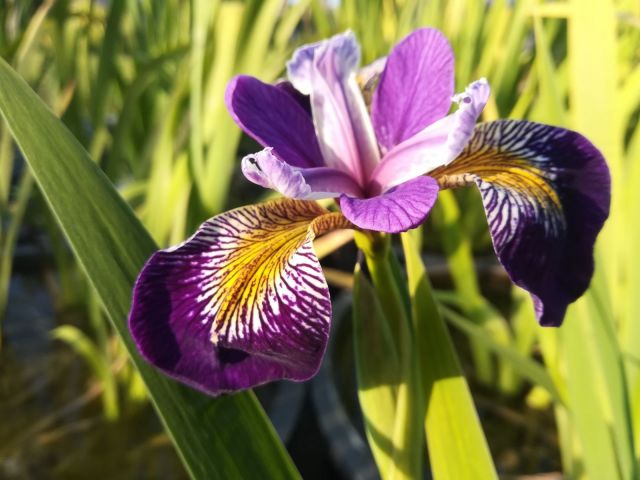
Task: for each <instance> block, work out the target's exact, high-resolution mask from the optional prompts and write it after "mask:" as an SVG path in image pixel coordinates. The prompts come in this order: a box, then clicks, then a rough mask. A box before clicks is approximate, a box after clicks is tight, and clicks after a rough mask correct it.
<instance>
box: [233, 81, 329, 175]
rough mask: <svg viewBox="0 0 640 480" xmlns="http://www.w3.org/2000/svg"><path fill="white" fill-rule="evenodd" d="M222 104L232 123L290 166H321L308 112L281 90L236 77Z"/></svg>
mask: <svg viewBox="0 0 640 480" xmlns="http://www.w3.org/2000/svg"><path fill="white" fill-rule="evenodd" d="M225 101H226V104H227V108H228V110H229V113H230V114H231V116H232V117H233V119H234V121H235V122H236V123H237V124H238V125H239V126H240V127H241V128H242V129H243V130H244V131H245V132H246V133H247V134H249V135H250V136H252V137H253V138H254V139H256V141H258V142H259V143H260V144H261V145H262V146H263V147H271V148H273V152H274V154H275V155H276V156H278V157H279V158H281V159H282V160H284V161H285V162H287V163H288V164H289V165H293V166H295V167H303V168H304V167H320V166H323V161H322V154H321V153H320V147H319V145H318V139H317V138H316V133H315V128H314V126H313V122H312V120H311V117H310V116H309V113H308V112H307V111H305V109H304V107H303V106H302V105H301V103H300V101H299V100H297V99H295V98H294V97H293V96H292V95H291V94H290V93H289V92H287V91H285V90H284V89H283V88H278V87H276V86H273V85H268V84H266V83H263V82H261V81H260V80H258V79H256V78H253V77H248V76H245V75H239V76H237V77H235V78H233V79H232V80H231V82H229V85H228V86H227V91H226V94H225Z"/></svg>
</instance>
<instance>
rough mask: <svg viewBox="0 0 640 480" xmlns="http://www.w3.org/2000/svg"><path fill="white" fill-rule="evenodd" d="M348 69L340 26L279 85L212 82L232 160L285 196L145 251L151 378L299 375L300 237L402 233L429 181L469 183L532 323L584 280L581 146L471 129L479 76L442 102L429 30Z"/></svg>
mask: <svg viewBox="0 0 640 480" xmlns="http://www.w3.org/2000/svg"><path fill="white" fill-rule="evenodd" d="M359 64H360V49H359V46H358V44H357V42H356V40H355V38H354V36H353V34H352V33H350V32H348V33H345V34H341V35H337V36H335V37H333V38H331V39H329V40H326V41H322V42H319V43H316V44H313V45H307V46H303V47H301V48H300V49H298V50H297V51H296V52H295V53H294V55H293V58H292V59H291V61H290V62H289V63H288V64H287V75H288V81H284V82H281V83H278V84H276V85H269V84H265V83H263V82H261V81H259V80H257V79H255V78H252V77H247V76H238V77H236V78H234V79H233V80H232V81H231V82H230V84H229V86H228V88H227V92H226V101H227V106H228V108H229V111H230V113H231V115H232V116H233V118H234V120H235V121H236V122H237V123H238V125H240V126H241V127H242V129H243V130H244V131H245V132H246V133H248V134H249V135H251V136H252V137H253V138H255V139H256V140H257V141H258V142H259V143H260V144H262V146H263V147H264V149H263V150H262V151H260V152H258V153H255V154H252V155H249V156H247V157H245V158H244V159H243V160H242V171H243V173H244V174H245V176H246V177H247V178H248V179H249V180H251V181H252V182H254V183H257V184H259V185H261V186H263V187H266V188H272V189H274V190H277V191H279V192H280V193H281V194H282V195H284V196H285V197H288V199H283V200H276V201H272V202H268V203H264V204H259V205H254V206H247V207H241V208H238V209H235V210H232V211H229V212H226V213H223V214H220V215H218V216H216V217H214V218H212V219H210V220H209V221H207V222H205V223H204V224H203V225H202V226H201V227H200V229H199V230H198V231H197V232H196V233H195V234H194V235H193V236H192V237H191V238H190V239H188V240H187V241H185V242H184V243H182V244H181V245H178V246H176V247H172V248H169V249H166V250H161V251H159V252H156V253H155V254H154V255H153V256H152V257H151V259H149V261H148V262H147V264H146V265H145V267H144V269H143V270H142V272H141V273H140V276H139V278H138V281H137V282H136V286H135V290H134V297H133V304H132V309H131V313H130V318H129V325H130V328H131V332H132V334H133V337H134V339H135V340H136V342H137V345H138V348H139V350H140V352H141V354H142V355H143V356H144V357H145V358H146V359H147V360H148V361H149V362H151V363H152V364H154V365H155V366H157V367H158V368H160V369H161V370H163V371H164V372H166V373H167V374H168V375H171V376H173V377H174V378H177V379H179V380H180V381H183V382H185V383H187V384H189V385H192V386H194V387H196V388H198V389H200V390H203V391H205V392H208V393H210V394H214V395H215V394H219V393H221V392H228V391H235V390H239V389H243V388H249V387H252V386H255V385H258V384H261V383H264V382H267V381H271V380H274V379H281V378H286V379H291V380H297V381H300V380H305V379H307V378H309V377H311V376H313V375H314V374H315V372H316V371H317V369H318V367H319V365H320V362H321V359H322V356H323V354H324V350H325V347H326V343H327V338H328V334H329V326H330V320H331V302H330V299H329V291H328V287H327V284H326V281H325V279H324V277H323V275H322V269H321V267H320V264H319V262H318V259H317V257H316V256H315V253H314V251H313V243H312V242H313V239H314V238H315V237H316V236H317V235H321V234H323V233H325V232H328V231H331V230H334V229H339V228H353V229H359V230H373V231H377V232H386V233H398V232H402V231H405V230H408V229H411V228H414V227H416V226H418V225H420V224H421V223H422V222H423V221H424V219H425V218H426V216H427V215H428V213H429V211H430V209H431V208H432V206H433V204H434V202H435V201H436V198H437V193H438V191H439V190H440V189H443V188H455V187H461V186H466V185H471V184H475V185H476V186H477V188H479V190H480V193H481V196H482V200H483V204H484V208H485V212H486V215H487V219H488V222H489V231H490V233H491V236H492V239H493V245H494V248H495V251H496V254H497V256H498V258H499V260H500V261H501V263H502V264H503V265H504V267H505V269H506V271H507V273H508V274H509V276H510V277H511V279H512V280H513V282H514V283H516V284H517V285H519V286H521V287H522V288H524V289H526V290H528V291H529V292H530V293H531V295H532V297H533V300H534V305H535V310H536V315H537V318H538V320H539V321H540V323H541V324H542V325H551V326H557V325H560V323H561V322H562V319H563V317H564V314H565V311H566V308H567V305H568V304H569V303H571V302H573V301H574V300H576V299H577V298H578V297H579V296H580V295H582V294H583V293H584V291H585V290H586V289H587V287H588V285H589V282H590V279H591V276H592V274H593V268H594V265H593V245H594V242H595V239H596V236H597V234H598V232H599V231H600V229H601V228H602V225H603V224H604V221H605V220H606V218H607V216H608V213H609V201H610V179H609V171H608V168H607V165H606V163H605V161H604V158H603V157H602V155H601V154H600V152H599V151H598V150H597V149H596V148H595V147H594V146H593V145H592V144H591V143H590V142H589V141H588V140H587V139H585V138H584V137H582V136H581V135H579V134H578V133H576V132H572V131H570V130H565V129H562V128H556V127H551V126H547V125H541V124H536V123H533V122H527V121H507V120H501V121H496V122H489V123H484V124H480V125H477V126H476V121H477V119H478V117H479V115H480V114H481V112H482V109H483V108H484V105H485V103H486V102H487V100H488V98H489V95H490V89H489V85H488V83H487V82H486V80H484V79H481V80H478V81H476V82H474V83H472V84H471V85H469V86H468V87H467V88H466V89H465V91H464V92H462V93H459V94H457V95H454V91H453V85H454V78H453V72H454V59H453V53H452V51H451V47H450V46H449V44H448V42H447V40H446V39H445V37H444V36H443V35H442V34H441V33H440V32H438V31H437V30H433V29H429V28H424V29H420V30H417V31H415V32H413V33H412V34H410V35H409V36H408V37H406V38H405V39H404V40H402V41H401V42H400V43H399V44H398V45H396V46H395V48H394V49H393V50H392V51H391V53H390V54H389V56H388V57H387V58H386V59H381V60H378V61H377V62H375V63H374V64H372V65H370V66H368V67H366V68H365V69H363V70H360V69H359V67H360V65H359ZM452 105H453V107H454V108H453V113H449V111H450V110H451V109H452ZM321 198H336V199H338V202H339V206H340V212H329V211H327V210H325V209H323V208H321V207H320V206H318V204H317V203H316V202H314V200H317V199H321Z"/></svg>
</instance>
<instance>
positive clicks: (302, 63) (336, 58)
mask: <svg viewBox="0 0 640 480" xmlns="http://www.w3.org/2000/svg"><path fill="white" fill-rule="evenodd" d="M359 64H360V47H359V45H358V43H357V41H356V39H355V37H354V35H353V33H352V32H347V33H344V34H341V35H336V36H334V37H332V38H331V39H329V40H327V41H324V42H320V43H317V44H313V45H307V46H304V47H302V48H300V49H298V50H296V52H295V53H294V55H293V58H292V59H291V61H290V62H289V63H288V64H287V72H288V76H289V80H290V81H291V83H292V84H293V86H294V87H295V88H296V89H297V90H298V91H300V92H301V93H303V94H305V95H310V96H311V111H312V114H313V122H314V124H315V128H316V133H317V135H318V139H319V142H320V149H321V151H322V156H323V158H324V161H325V163H326V165H327V166H329V167H332V168H336V169H338V170H342V171H344V172H347V173H349V174H350V175H351V176H352V177H353V178H354V179H355V180H356V181H357V182H358V183H359V184H360V185H364V181H365V179H366V178H368V175H369V174H370V172H371V171H372V170H373V169H374V168H375V166H376V165H377V163H378V161H379V153H378V146H377V144H376V139H375V134H374V132H373V126H372V124H371V119H370V118H369V113H368V112H367V108H366V105H365V103H364V99H363V97H362V94H361V92H360V89H359V87H358V82H357V80H356V72H357V68H358V65H359Z"/></svg>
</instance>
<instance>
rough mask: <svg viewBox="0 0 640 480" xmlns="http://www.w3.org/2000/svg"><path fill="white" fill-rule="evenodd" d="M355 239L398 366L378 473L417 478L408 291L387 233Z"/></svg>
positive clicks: (418, 391)
mask: <svg viewBox="0 0 640 480" xmlns="http://www.w3.org/2000/svg"><path fill="white" fill-rule="evenodd" d="M355 240H356V244H357V245H358V247H359V248H360V250H361V251H362V252H363V253H364V256H365V259H366V263H367V267H368V269H369V274H370V275H371V280H372V282H373V285H374V288H375V292H376V296H377V297H378V300H379V301H380V305H381V307H382V310H383V312H384V315H385V317H386V319H387V322H388V323H389V330H390V332H391V335H392V337H393V340H394V343H395V350H396V351H397V352H398V355H399V366H400V370H401V371H400V372H399V375H398V376H397V378H398V381H397V384H396V403H395V420H394V424H393V428H392V431H391V432H382V433H384V434H386V435H389V436H390V440H391V446H392V450H393V451H392V454H391V457H392V461H391V462H388V463H386V468H384V470H385V471H381V472H380V474H381V476H382V478H384V479H385V480H387V479H405V478H406V479H413V478H421V476H422V468H423V456H424V447H423V444H424V440H423V432H422V428H421V425H422V423H423V421H424V409H423V406H424V401H423V397H422V387H421V385H420V379H419V376H418V370H417V365H418V362H417V349H416V345H415V339H414V335H413V331H412V326H411V315H410V308H409V304H408V302H407V300H406V299H408V293H407V291H406V286H405V284H404V282H403V281H402V279H401V278H400V276H399V275H397V272H396V270H397V269H395V268H394V267H395V265H396V264H397V259H396V258H395V257H394V256H393V252H392V251H391V249H390V243H391V242H390V237H389V236H388V235H382V234H378V233H371V232H366V233H364V232H356V235H355ZM394 262H395V263H394ZM365 414H366V412H365ZM379 466H382V465H379Z"/></svg>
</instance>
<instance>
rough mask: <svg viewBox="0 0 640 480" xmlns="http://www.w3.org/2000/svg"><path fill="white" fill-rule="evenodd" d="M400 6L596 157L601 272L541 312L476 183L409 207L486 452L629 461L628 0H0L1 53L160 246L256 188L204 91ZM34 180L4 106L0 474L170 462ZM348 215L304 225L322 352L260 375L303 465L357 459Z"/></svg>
mask: <svg viewBox="0 0 640 480" xmlns="http://www.w3.org/2000/svg"><path fill="white" fill-rule="evenodd" d="M419 26H431V27H435V28H439V29H441V30H442V31H443V32H444V33H445V35H446V36H447V37H448V38H449V39H450V41H451V43H452V46H453V49H454V51H455V54H456V86H457V90H458V91H460V90H463V89H464V87H465V86H466V85H467V84H468V83H470V82H471V81H473V80H475V79H477V78H479V77H486V78H487V79H488V80H489V82H490V84H491V87H492V97H491V99H490V101H489V104H488V105H487V108H486V109H485V112H484V114H483V120H494V119H497V118H517V119H522V118H526V119H530V120H534V121H539V122H544V123H549V124H553V125H560V126H565V127H568V128H572V129H575V130H577V131H579V132H581V133H582V134H584V135H586V136H587V137H588V138H589V139H591V140H592V141H593V142H594V143H595V144H596V146H598V147H599V148H600V149H601V150H602V151H603V153H604V154H605V157H606V158H607V160H608V162H609V166H610V168H611V171H612V179H613V196H612V214H611V217H610V219H609V221H608V223H607V224H606V226H605V230H604V232H603V234H602V235H601V237H600V239H599V243H598V246H597V250H596V264H597V270H596V275H595V277H594V280H593V282H592V287H591V289H590V290H589V292H588V293H587V295H585V297H584V298H583V299H581V300H580V301H578V302H577V303H576V304H575V305H574V306H572V307H571V308H570V310H569V312H568V316H567V319H566V323H565V325H564V326H563V327H562V328H561V329H553V330H552V329H541V328H539V327H538V326H537V325H536V322H535V319H534V317H533V311H532V308H531V304H530V300H529V299H528V296H527V295H525V294H523V292H521V291H520V290H519V289H517V288H515V287H512V286H511V284H510V282H509V281H508V278H507V277H506V274H505V273H504V271H503V270H502V268H501V267H500V266H499V264H498V263H497V261H496V260H495V257H494V255H493V251H492V248H491V242H490V238H489V236H488V232H487V228H486V220H485V217H484V213H483V210H482V206H481V204H480V202H479V201H478V200H479V199H478V195H477V193H476V191H475V190H473V189H469V190H463V191H456V192H455V194H453V193H452V192H448V191H447V192H443V193H441V198H440V201H439V202H438V203H437V204H436V205H437V207H436V209H435V210H434V211H433V213H432V214H431V216H430V219H429V221H428V222H427V224H426V225H425V227H424V232H423V233H424V245H423V253H424V258H425V260H426V263H427V265H428V266H429V267H430V269H429V271H430V274H431V276H432V281H433V283H434V286H435V287H436V289H437V294H438V300H439V302H440V306H441V309H442V312H443V314H444V316H445V318H446V320H447V321H448V322H449V326H450V328H451V333H452V335H453V336H454V341H455V344H456V347H457V349H458V352H459V354H460V357H461V359H462V363H463V366H464V368H465V372H466V374H467V378H468V380H469V382H470V384H471V387H472V392H473V396H474V401H475V403H476V407H477V409H478V412H479V415H480V419H481V422H482V425H483V427H484V430H485V433H486V436H487V440H488V443H489V447H490V449H491V452H492V456H493V459H494V462H495V464H496V467H497V469H498V471H499V473H500V475H501V476H503V477H504V478H518V476H520V475H526V474H535V473H549V474H550V475H553V472H556V473H557V475H558V477H557V478H560V475H564V478H570V479H574V478H575V479H580V478H589V479H616V478H624V479H627V478H629V479H632V478H638V475H640V460H639V459H640V375H639V369H640V253H639V250H640V214H639V213H638V211H637V209H638V206H640V128H639V127H638V118H639V117H640V3H639V2H638V1H637V0H618V1H614V0H566V1H555V2H545V1H542V0H513V1H509V0H493V1H484V0H450V1H443V0H431V1H428V0H425V1H417V0H370V1H366V0H342V1H334V2H323V1H322V0H299V1H295V2H287V1H284V0H265V1H257V0H246V1H239V0H238V1H223V0H217V1H216V0H192V1H182V0H166V1H160V0H112V1H90V0H66V1H64V0H59V1H29V0H14V1H12V0H0V56H1V57H2V58H4V59H5V60H6V62H8V63H9V64H10V65H11V66H12V67H13V69H15V70H16V71H17V72H18V73H19V74H20V75H21V76H22V77H23V78H24V79H25V80H26V81H27V82H28V84H29V85H30V86H31V87H32V88H33V89H34V90H35V91H36V92H37V94H38V95H39V96H40V97H41V98H42V99H44V101H45V102H46V103H47V104H48V105H49V107H50V108H51V110H52V111H53V112H54V113H55V115H56V116H58V117H59V118H60V119H61V121H62V122H63V123H64V125H66V127H67V128H68V129H69V130H70V131H71V132H72V133H73V135H74V136H75V137H76V138H77V139H78V140H79V141H80V143H81V144H82V145H83V146H84V148H85V149H86V150H87V151H88V152H89V154H90V156H91V158H92V159H93V161H94V162H95V163H96V164H97V165H98V166H99V168H100V169H101V170H102V171H104V173H105V174H106V175H107V177H108V178H109V180H110V181H111V182H112V183H113V184H114V185H115V186H116V188H117V190H118V192H119V193H120V195H121V196H122V197H123V198H124V199H125V200H126V202H128V204H129V205H130V206H131V207H132V208H133V210H134V211H135V214H136V216H137V217H138V218H139V219H140V220H141V221H142V223H143V224H144V226H145V227H146V229H147V230H148V231H149V232H150V234H151V236H152V238H153V240H155V242H156V243H157V244H158V245H159V246H167V245H170V244H175V243H178V242H180V241H182V240H183V239H184V238H186V237H187V236H188V235H190V234H191V232H193V230H194V229H195V228H196V227H197V225H199V224H200V223H201V222H202V221H203V220H205V219H207V218H209V217H210V216H212V215H214V214H216V213H219V212H221V211H223V210H226V209H228V208H230V207H234V206H239V205H243V204H247V203H252V202H255V201H260V200H264V199H265V198H267V196H268V195H270V193H268V192H265V191H264V190H261V189H258V188H256V187H255V186H254V185H252V184H250V183H249V182H247V181H245V180H244V178H243V177H242V175H241V173H240V172H239V161H238V159H239V158H240V157H241V156H242V155H244V154H246V153H249V152H252V151H255V150H257V146H256V144H255V143H254V142H253V141H252V140H250V139H249V138H247V137H244V136H243V135H242V134H241V132H240V130H239V129H238V128H237V127H236V125H235V124H234V123H233V122H232V120H231V118H230V117H229V115H228V114H227V112H226V109H225V107H224V104H223V94H224V89H225V86H226V83H227V81H228V80H229V79H230V78H231V77H232V76H233V75H234V74H237V73H245V74H250V75H254V76H257V77H258V78H261V79H262V80H265V81H273V80H275V79H277V78H278V77H280V76H282V75H283V69H284V63H285V61H286V60H287V59H288V58H289V56H290V54H291V52H292V51H293V49H294V48H295V47H296V46H299V45H301V44H302V43H307V42H311V41H315V40H318V39H320V38H324V37H327V36H330V35H332V34H334V33H337V32H341V31H344V30H345V29H348V28H349V29H352V30H353V31H354V32H355V33H356V35H357V37H358V38H359V40H360V42H361V45H362V49H363V61H364V63H368V62H371V61H373V60H375V59H376V58H378V57H380V56H384V55H386V53H387V52H388V51H389V49H390V47H391V46H393V44H394V43H395V42H397V41H398V40H399V39H401V38H402V37H403V36H405V35H406V34H408V33H409V32H410V31H412V30H413V29H414V28H416V27H419ZM0 88H2V87H0ZM5 94H6V92H5ZM9 95H10V93H9ZM68 173H69V174H71V175H73V172H68ZM75 193H76V192H74V191H67V192H66V194H67V195H68V196H69V198H71V199H73V198H74V195H75ZM48 197H49V196H48V194H47V193H46V192H44V194H43V192H42V191H40V190H39V188H38V187H37V185H36V184H35V182H34V177H33V175H32V173H31V171H30V170H29V168H28V167H27V165H26V164H25V161H24V159H23V157H22V154H21V153H20V150H19V149H18V148H17V147H16V145H15V144H14V141H13V139H12V134H11V132H10V131H9V128H7V126H6V125H5V124H4V123H0V328H1V332H2V333H1V337H0V338H1V341H2V343H1V346H2V347H1V348H2V349H1V351H0V362H1V363H0V416H1V418H2V420H1V421H0V478H11V479H13V478H16V479H22V478H25V479H26V478H122V479H133V478H136V479H138V478H167V479H169V478H171V479H173V478H186V477H187V476H188V474H187V473H186V471H185V469H184V467H183V466H182V464H181V462H180V459H179V457H178V455H176V454H175V453H174V448H173V445H172V443H171V440H170V438H169V436H167V434H166V433H164V430H163V427H162V425H161V423H160V422H159V421H158V420H157V418H156V415H155V413H154V411H153V409H152V407H151V404H150V402H149V399H148V396H147V393H146V389H145V386H144V384H143V382H142V380H141V378H140V376H139V375H138V373H137V371H136V369H135V368H134V367H133V365H132V364H131V363H130V362H129V360H128V354H127V351H126V349H125V348H123V346H122V343H121V341H120V339H119V337H118V336H117V335H116V334H115V332H114V330H113V328H112V326H111V324H110V323H109V321H108V318H107V315H106V313H105V312H104V309H103V306H102V305H103V303H105V304H106V303H107V302H106V301H105V298H104V294H102V296H100V298H99V296H98V295H97V294H96V292H95V290H94V288H93V287H92V285H93V286H95V283H93V284H90V283H89V281H88V280H87V277H86V275H85V273H84V270H83V269H82V267H81V265H80V263H79V262H78V260H77V259H76V257H75V256H74V254H73V253H72V250H71V249H70V247H69V244H68V242H67V239H66V237H65V233H63V231H62V230H61V229H60V228H59V224H58V220H60V219H56V217H55V216H54V215H53V214H52V213H51V211H50V209H49V207H48V205H47V200H48ZM81 198H82V197H81V196H80V195H78V201H82V200H81ZM60 221H61V222H62V220H60ZM84 228H91V225H90V224H89V225H84ZM349 239H350V237H349V235H348V234H346V235H345V234H338V235H333V236H331V237H330V238H328V239H325V240H324V241H323V243H321V244H319V245H318V249H319V252H321V253H322V255H323V256H324V257H325V259H324V260H323V263H324V264H325V265H326V274H327V278H328V280H329V282H330V284H331V286H332V296H333V298H334V300H335V304H336V305H335V311H336V319H335V322H334V328H333V332H332V342H333V343H332V345H331V348H330V352H329V354H328V357H327V361H326V362H325V365H324V368H323V370H322V371H321V373H320V375H319V376H318V377H317V378H316V379H314V380H313V381H312V382H309V383H307V384H305V385H298V384H291V383H283V384H279V385H271V386H268V387H263V388H260V389H258V392H257V393H258V396H259V398H260V400H261V402H262V403H263V405H264V406H265V409H266V410H267V413H268V414H269V416H270V418H271V420H272V422H273V423H274V425H275V427H276V429H277V431H278V434H279V435H280V437H281V438H282V439H283V440H284V442H285V445H286V446H287V449H288V450H289V453H290V454H291V455H292V458H293V460H294V462H295V464H296V466H297V467H298V469H299V470H300V472H301V474H302V475H303V477H304V478H376V473H375V466H374V464H373V460H372V458H371V454H370V453H369V451H368V447H367V446H366V442H365V440H364V437H363V434H362V428H361V418H360V413H359V410H358V404H357V398H356V395H355V386H354V372H353V353H352V339H351V324H350V321H349V311H350V294H349V290H350V287H351V283H352V281H353V277H352V275H351V272H352V271H353V265H354V260H355V247H353V246H351V247H348V248H346V249H342V250H340V251H339V252H335V253H332V252H333V250H334V249H335V248H336V247H337V246H339V245H341V244H343V243H345V242H346V241H348V240H349ZM95 255H96V256H97V257H99V256H100V255H101V252H100V251H96V252H95ZM114 295H115V294H114ZM212 455H213V453H212ZM230 477H231V475H230ZM230 477H229V478H230ZM548 478H556V477H553V476H550V477H548Z"/></svg>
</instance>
